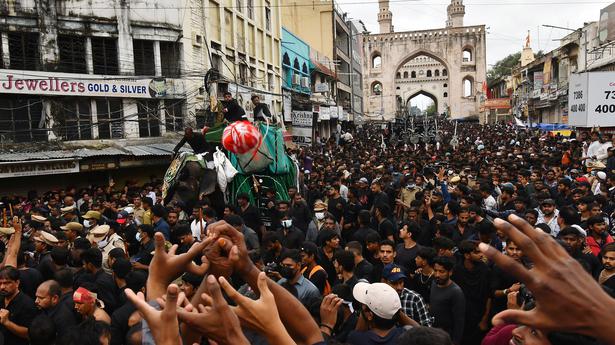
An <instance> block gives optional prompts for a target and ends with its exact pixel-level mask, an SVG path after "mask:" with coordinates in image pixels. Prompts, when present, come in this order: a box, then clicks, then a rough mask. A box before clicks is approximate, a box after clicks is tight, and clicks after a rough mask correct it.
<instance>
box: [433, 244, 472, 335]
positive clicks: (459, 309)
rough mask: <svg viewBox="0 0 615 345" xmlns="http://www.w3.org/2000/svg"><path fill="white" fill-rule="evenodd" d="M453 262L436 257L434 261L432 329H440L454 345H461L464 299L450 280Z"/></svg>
mask: <svg viewBox="0 0 615 345" xmlns="http://www.w3.org/2000/svg"><path fill="white" fill-rule="evenodd" d="M454 265H455V260H454V259H453V258H449V257H443V256H440V257H437V258H435V260H434V276H435V281H434V283H433V284H432V285H431V293H430V298H429V300H430V305H431V313H432V315H433V316H434V327H437V328H442V329H443V330H445V331H446V332H447V333H448V334H449V335H450V336H451V340H452V341H453V343H454V344H455V345H460V344H461V339H462V336H463V330H464V324H465V304H466V302H465V297H464V295H463V291H462V290H461V288H460V287H459V286H458V285H457V284H455V282H453V281H452V280H451V275H452V273H453V266H454Z"/></svg>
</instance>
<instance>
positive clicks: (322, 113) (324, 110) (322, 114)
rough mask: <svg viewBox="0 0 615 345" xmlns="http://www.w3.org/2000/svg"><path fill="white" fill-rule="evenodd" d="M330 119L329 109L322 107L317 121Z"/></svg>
mask: <svg viewBox="0 0 615 345" xmlns="http://www.w3.org/2000/svg"><path fill="white" fill-rule="evenodd" d="M330 119H331V108H329V107H325V106H322V107H320V113H318V121H329V120H330Z"/></svg>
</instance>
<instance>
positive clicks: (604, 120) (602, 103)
mask: <svg viewBox="0 0 615 345" xmlns="http://www.w3.org/2000/svg"><path fill="white" fill-rule="evenodd" d="M568 123H569V124H570V125H573V126H579V127H593V126H601V127H615V72H590V73H582V74H572V75H571V76H570V86H569V92H568Z"/></svg>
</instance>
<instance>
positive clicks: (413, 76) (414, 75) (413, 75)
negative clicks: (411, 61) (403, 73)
mask: <svg viewBox="0 0 615 345" xmlns="http://www.w3.org/2000/svg"><path fill="white" fill-rule="evenodd" d="M410 78H412V79H414V78H416V72H415V71H412V73H410Z"/></svg>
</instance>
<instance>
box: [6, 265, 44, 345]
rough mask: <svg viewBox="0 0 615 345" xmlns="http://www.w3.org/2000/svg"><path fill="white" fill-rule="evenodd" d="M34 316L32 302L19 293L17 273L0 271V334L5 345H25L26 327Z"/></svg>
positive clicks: (7, 268) (12, 268) (8, 267)
mask: <svg viewBox="0 0 615 345" xmlns="http://www.w3.org/2000/svg"><path fill="white" fill-rule="evenodd" d="M35 316H36V306H35V305H34V301H32V299H31V298H30V297H28V296H26V295H25V294H24V293H23V292H21V291H19V271H17V269H16V268H14V267H11V266H6V267H4V268H2V269H0V325H2V327H0V332H2V336H3V338H4V344H6V345H22V344H23V345H27V344H28V327H30V323H32V320H33V319H34V317H35Z"/></svg>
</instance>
